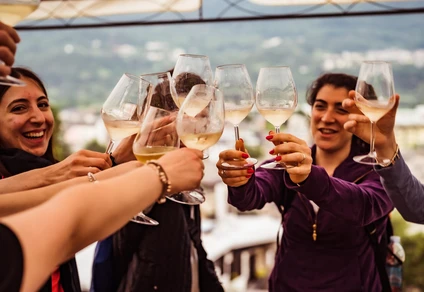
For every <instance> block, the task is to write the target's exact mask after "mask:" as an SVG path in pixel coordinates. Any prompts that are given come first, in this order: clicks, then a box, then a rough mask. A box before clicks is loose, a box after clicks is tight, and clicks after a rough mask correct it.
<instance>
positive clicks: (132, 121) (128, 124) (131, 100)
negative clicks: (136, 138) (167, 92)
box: [101, 73, 151, 154]
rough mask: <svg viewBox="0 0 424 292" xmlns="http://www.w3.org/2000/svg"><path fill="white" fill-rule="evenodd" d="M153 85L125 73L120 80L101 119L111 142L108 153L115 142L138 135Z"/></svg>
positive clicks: (106, 103)
mask: <svg viewBox="0 0 424 292" xmlns="http://www.w3.org/2000/svg"><path fill="white" fill-rule="evenodd" d="M150 90H151V85H150V83H149V82H147V81H145V80H143V79H141V78H140V77H138V76H135V75H131V74H128V73H125V74H123V75H122V77H121V78H120V79H119V81H118V83H117V84H116V85H115V87H114V89H113V90H112V92H111V93H110V95H109V97H108V98H107V99H106V101H105V102H104V104H103V106H102V109H101V117H102V119H103V123H104V124H105V127H106V130H107V132H108V134H109V137H110V140H109V144H108V146H107V148H106V153H109V154H110V153H111V152H112V149H113V145H114V144H115V141H119V140H122V139H124V138H126V137H128V136H131V135H133V134H136V133H137V132H138V130H139V128H140V125H141V121H142V118H143V115H144V113H145V111H146V109H147V106H148V103H149V100H150V97H151V96H150Z"/></svg>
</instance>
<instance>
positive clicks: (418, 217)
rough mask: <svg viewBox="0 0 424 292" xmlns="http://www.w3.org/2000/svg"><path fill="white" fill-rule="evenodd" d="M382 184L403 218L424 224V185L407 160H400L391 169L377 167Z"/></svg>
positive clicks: (401, 158) (400, 157)
mask: <svg viewBox="0 0 424 292" xmlns="http://www.w3.org/2000/svg"><path fill="white" fill-rule="evenodd" d="M376 171H377V173H378V174H379V175H380V177H381V183H382V184H383V187H384V189H385V190H386V192H387V194H388V195H389V196H390V199H392V201H393V204H394V205H395V207H396V209H397V210H398V211H399V213H400V214H401V215H402V217H403V218H404V219H405V220H407V221H410V222H414V223H420V224H424V185H423V184H422V183H421V182H420V181H419V180H418V179H417V178H416V177H415V176H413V175H412V173H411V171H410V169H409V167H408V166H407V165H406V163H405V160H404V159H403V157H402V155H401V154H400V153H399V158H398V159H396V161H395V163H394V164H393V165H391V166H389V167H383V168H380V167H376Z"/></svg>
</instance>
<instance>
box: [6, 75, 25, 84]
mask: <svg viewBox="0 0 424 292" xmlns="http://www.w3.org/2000/svg"><path fill="white" fill-rule="evenodd" d="M0 85H7V86H26V83H25V82H23V81H22V80H20V79H18V78H15V77H12V76H6V77H0Z"/></svg>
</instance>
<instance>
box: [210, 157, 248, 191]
mask: <svg viewBox="0 0 424 292" xmlns="http://www.w3.org/2000/svg"><path fill="white" fill-rule="evenodd" d="M248 157H249V155H248V154H247V153H246V152H243V151H239V150H233V149H228V150H224V151H222V152H221V153H219V160H218V162H217V163H216V167H217V168H218V175H219V176H220V177H221V178H222V181H223V182H224V183H225V184H226V185H227V186H230V187H239V186H242V185H244V184H246V183H247V182H248V181H249V179H250V177H251V176H252V174H253V172H254V170H253V166H252V167H251V168H248V169H239V170H233V169H229V168H228V167H224V166H223V164H224V165H225V164H230V165H237V166H243V165H245V164H246V161H245V159H246V158H248Z"/></svg>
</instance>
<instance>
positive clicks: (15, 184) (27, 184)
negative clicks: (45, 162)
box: [0, 168, 50, 196]
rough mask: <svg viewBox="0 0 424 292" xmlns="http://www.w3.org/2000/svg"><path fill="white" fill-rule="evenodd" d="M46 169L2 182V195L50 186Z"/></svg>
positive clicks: (36, 170)
mask: <svg viewBox="0 0 424 292" xmlns="http://www.w3.org/2000/svg"><path fill="white" fill-rule="evenodd" d="M49 184H50V182H49V179H48V177H47V175H46V168H41V169H34V170H31V171H27V172H24V173H21V174H17V175H15V176H12V177H8V178H4V179H1V180H0V196H1V194H7V193H13V192H19V191H25V190H31V189H35V188H40V187H44V186H47V185H49Z"/></svg>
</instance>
